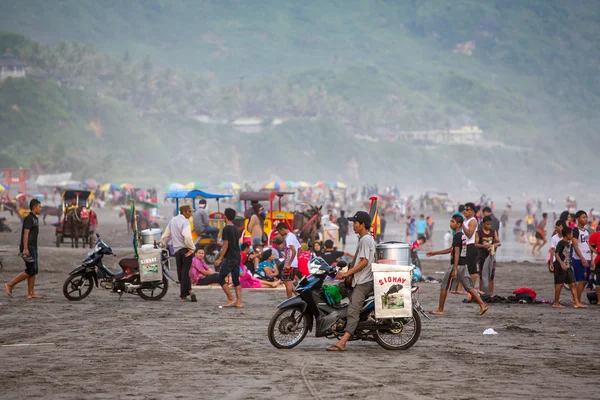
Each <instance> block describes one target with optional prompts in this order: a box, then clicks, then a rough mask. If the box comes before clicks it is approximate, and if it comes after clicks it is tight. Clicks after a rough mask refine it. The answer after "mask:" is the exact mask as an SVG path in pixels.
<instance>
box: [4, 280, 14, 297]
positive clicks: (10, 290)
mask: <svg viewBox="0 0 600 400" xmlns="http://www.w3.org/2000/svg"><path fill="white" fill-rule="evenodd" d="M4 287H5V288H6V294H7V295H8V296H9V297H12V288H11V287H10V285H9V284H8V283H7V284H6V285H4Z"/></svg>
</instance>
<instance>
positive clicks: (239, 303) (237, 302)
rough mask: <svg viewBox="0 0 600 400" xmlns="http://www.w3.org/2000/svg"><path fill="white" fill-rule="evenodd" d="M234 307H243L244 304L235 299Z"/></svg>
mask: <svg viewBox="0 0 600 400" xmlns="http://www.w3.org/2000/svg"><path fill="white" fill-rule="evenodd" d="M235 307H237V308H243V307H244V305H243V304H242V302H241V301H236V302H235Z"/></svg>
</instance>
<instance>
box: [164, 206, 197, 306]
mask: <svg viewBox="0 0 600 400" xmlns="http://www.w3.org/2000/svg"><path fill="white" fill-rule="evenodd" d="M179 213H180V214H179V215H178V216H176V217H173V219H171V222H169V225H168V226H167V229H165V233H163V235H162V237H161V238H160V245H161V247H164V246H165V244H166V243H167V241H168V240H169V238H170V239H171V243H172V244H173V249H174V251H175V263H176V264H177V279H178V280H179V282H180V284H179V285H180V286H179V300H180V301H188V298H187V297H188V296H189V295H192V301H196V296H195V295H194V294H193V293H192V281H191V279H190V267H191V266H192V261H193V257H194V250H195V247H194V242H193V241H192V229H191V227H190V217H191V216H192V206H190V205H189V204H184V205H182V206H181V207H179Z"/></svg>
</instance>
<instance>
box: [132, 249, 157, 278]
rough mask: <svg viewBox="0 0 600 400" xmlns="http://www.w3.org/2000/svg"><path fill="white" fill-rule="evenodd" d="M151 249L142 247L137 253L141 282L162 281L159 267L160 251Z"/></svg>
mask: <svg viewBox="0 0 600 400" xmlns="http://www.w3.org/2000/svg"><path fill="white" fill-rule="evenodd" d="M152 247H153V248H151V249H149V248H143V247H142V248H141V249H139V252H138V255H139V258H138V264H139V266H140V281H141V282H154V281H162V278H163V274H162V268H161V265H160V256H161V254H160V252H161V250H160V249H155V248H154V246H152Z"/></svg>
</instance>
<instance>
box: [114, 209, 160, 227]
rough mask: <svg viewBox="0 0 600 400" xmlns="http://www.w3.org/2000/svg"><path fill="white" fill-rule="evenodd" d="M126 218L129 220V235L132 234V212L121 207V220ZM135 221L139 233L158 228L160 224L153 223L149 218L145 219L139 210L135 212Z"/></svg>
mask: <svg viewBox="0 0 600 400" xmlns="http://www.w3.org/2000/svg"><path fill="white" fill-rule="evenodd" d="M122 216H125V219H126V220H127V233H129V232H131V211H130V209H129V208H127V207H121V210H119V218H121V217H122ZM135 219H136V221H137V229H138V230H139V231H143V230H145V229H150V228H158V224H157V223H155V222H151V221H149V220H148V218H146V217H144V216H143V215H142V214H140V212H139V211H138V210H135Z"/></svg>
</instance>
